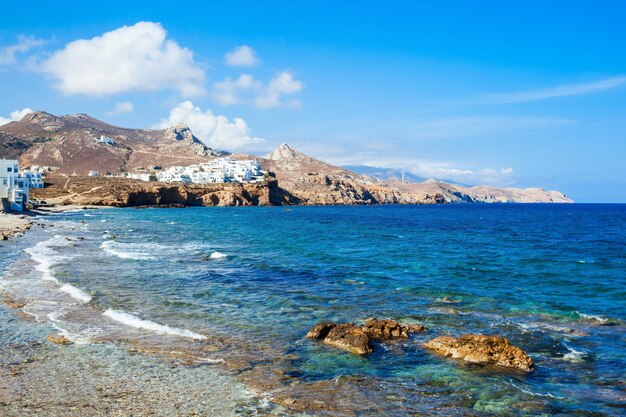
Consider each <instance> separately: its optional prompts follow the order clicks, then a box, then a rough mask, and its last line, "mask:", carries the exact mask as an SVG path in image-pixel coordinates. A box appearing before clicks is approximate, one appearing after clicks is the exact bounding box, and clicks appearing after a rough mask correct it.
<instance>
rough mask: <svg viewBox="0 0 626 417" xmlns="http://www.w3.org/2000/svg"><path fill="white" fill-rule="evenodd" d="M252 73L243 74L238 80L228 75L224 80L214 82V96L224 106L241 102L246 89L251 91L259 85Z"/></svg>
mask: <svg viewBox="0 0 626 417" xmlns="http://www.w3.org/2000/svg"><path fill="white" fill-rule="evenodd" d="M255 84H258V81H255V80H254V79H253V78H252V75H250V74H241V75H240V76H239V78H237V79H236V80H232V79H231V78H230V77H226V79H225V80H224V81H220V82H217V83H215V84H213V98H214V99H215V101H217V102H218V104H220V105H222V106H231V105H233V104H239V103H241V101H242V99H241V97H240V95H241V94H242V93H244V92H246V91H251V90H253V89H255V88H257V87H258V86H255Z"/></svg>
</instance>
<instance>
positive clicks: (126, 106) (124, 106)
mask: <svg viewBox="0 0 626 417" xmlns="http://www.w3.org/2000/svg"><path fill="white" fill-rule="evenodd" d="M134 110H135V105H134V104H133V103H132V102H130V101H120V102H119V103H117V104H115V107H114V108H113V110H111V111H109V112H107V114H108V115H109V116H115V115H117V114H122V113H132V112H133V111H134Z"/></svg>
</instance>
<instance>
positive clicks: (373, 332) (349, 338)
mask: <svg viewBox="0 0 626 417" xmlns="http://www.w3.org/2000/svg"><path fill="white" fill-rule="evenodd" d="M425 330H426V328H425V327H424V326H419V325H402V324H400V323H398V322H397V321H394V320H389V319H384V320H378V319H375V318H371V319H369V320H367V322H366V323H365V325H364V326H363V327H359V326H357V325H356V324H354V323H342V324H337V323H333V322H324V323H319V324H316V325H315V326H313V327H312V328H311V330H309V332H308V333H307V335H306V337H308V338H309V339H315V340H319V341H321V342H322V343H325V344H327V345H330V346H334V347H337V348H340V349H343V350H347V351H348V352H351V353H355V354H357V355H366V354H368V353H371V352H372V350H373V349H372V342H371V341H372V340H390V339H395V338H406V337H409V334H410V333H416V332H423V331H425Z"/></svg>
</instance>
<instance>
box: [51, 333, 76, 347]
mask: <svg viewBox="0 0 626 417" xmlns="http://www.w3.org/2000/svg"><path fill="white" fill-rule="evenodd" d="M48 340H49V341H51V342H52V343H56V344H57V345H70V344H72V341H71V340H70V339H68V338H67V337H65V336H63V335H61V334H49V335H48Z"/></svg>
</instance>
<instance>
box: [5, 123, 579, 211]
mask: <svg viewBox="0 0 626 417" xmlns="http://www.w3.org/2000/svg"><path fill="white" fill-rule="evenodd" d="M223 155H228V153H227V152H224V151H220V150H215V149H211V148H209V147H207V146H206V145H205V144H204V143H203V142H201V141H200V140H199V139H198V138H196V137H195V136H194V135H193V133H192V132H191V130H190V129H189V127H187V126H186V125H184V124H178V125H176V126H173V127H170V128H167V129H162V130H150V129H127V128H121V127H117V126H113V125H110V124H108V123H105V122H102V121H100V120H97V119H94V118H93V117H90V116H88V115H86V114H76V115H66V116H55V115H52V114H50V113H46V112H43V111H37V112H33V113H30V114H28V115H26V116H24V117H23V118H22V119H21V120H19V121H16V122H11V123H8V124H6V125H4V126H0V158H10V159H15V158H18V159H19V160H20V163H21V165H22V166H30V165H40V166H51V167H56V171H55V173H54V174H53V175H59V174H71V173H74V172H76V173H77V174H78V175H86V174H87V173H88V172H89V171H99V172H100V173H106V172H111V173H120V172H124V171H132V170H134V169H136V168H142V167H153V166H160V167H163V168H165V167H169V166H173V165H191V164H196V163H200V162H203V161H207V160H210V159H213V158H215V157H218V156H223ZM232 157H233V158H249V157H251V156H250V155H232ZM254 158H257V159H258V160H259V163H260V164H261V166H262V168H263V169H264V170H266V171H268V172H271V173H272V174H271V175H272V176H273V177H275V178H276V181H275V182H272V184H271V187H272V188H271V190H270V191H269V192H271V193H275V192H280V193H282V194H281V195H282V196H281V198H280V199H273V200H272V199H269V200H268V201H285V202H288V204H435V203H459V202H465V203H468V202H529V203H530V202H546V203H548V202H558V203H563V202H571V200H570V199H568V198H567V197H565V196H564V195H563V194H562V193H560V192H558V191H545V190H543V189H541V188H527V189H516V188H496V187H486V186H475V187H467V186H463V185H462V184H455V183H452V182H450V181H436V180H424V178H420V177H418V176H415V175H413V174H410V173H404V182H403V181H402V180H401V179H402V174H403V173H402V171H400V170H397V169H390V168H376V167H367V166H349V167H338V166H334V165H331V164H328V163H326V162H323V161H320V160H318V159H315V158H312V157H310V156H308V155H305V154H303V153H301V152H299V151H297V150H296V149H294V148H292V147H291V146H289V145H287V144H282V145H280V146H279V147H278V148H277V149H276V150H275V151H274V152H273V153H272V154H270V155H269V156H268V157H266V158H261V157H254ZM272 181H273V180H272ZM157 186H158V185H157ZM212 189H213V191H212V192H216V191H215V186H213V187H212ZM108 191H109V192H110V191H111V190H108ZM103 192H104V191H103ZM93 197H94V198H95V199H96V200H94V201H99V200H97V197H98V196H97V195H94V196H93ZM205 200H206V199H205ZM81 201H82V200H81ZM118 201H119V200H118ZM226 201H228V200H226ZM233 201H236V199H233ZM86 203H88V201H82V202H81V204H86Z"/></svg>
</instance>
